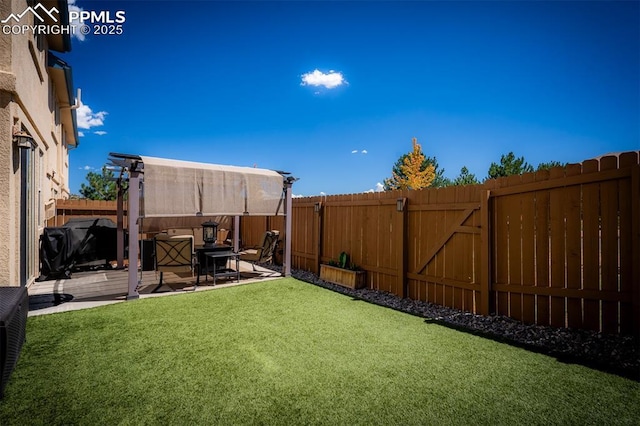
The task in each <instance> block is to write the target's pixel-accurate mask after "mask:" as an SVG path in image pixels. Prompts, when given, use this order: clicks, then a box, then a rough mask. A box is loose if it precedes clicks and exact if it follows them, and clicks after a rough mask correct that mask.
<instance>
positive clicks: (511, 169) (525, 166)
mask: <svg viewBox="0 0 640 426" xmlns="http://www.w3.org/2000/svg"><path fill="white" fill-rule="evenodd" d="M532 171H533V166H531V164H529V163H527V162H526V161H524V157H519V158H516V156H515V155H514V154H513V151H512V152H510V153H508V154H507V155H502V156H501V157H500V164H496V163H491V166H489V177H488V179H495V178H499V177H504V176H511V175H521V174H523V173H529V172H532Z"/></svg>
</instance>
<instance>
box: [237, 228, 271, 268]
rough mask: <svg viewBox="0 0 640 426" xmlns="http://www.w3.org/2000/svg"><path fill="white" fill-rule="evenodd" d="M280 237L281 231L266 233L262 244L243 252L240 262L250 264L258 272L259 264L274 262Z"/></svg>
mask: <svg viewBox="0 0 640 426" xmlns="http://www.w3.org/2000/svg"><path fill="white" fill-rule="evenodd" d="M279 236H280V231H276V230H272V231H267V232H265V233H264V238H263V239H262V244H261V245H259V246H256V247H253V248H246V249H244V250H242V251H241V252H240V260H244V261H246V262H250V263H251V266H252V267H253V270H254V271H255V270H256V264H257V263H268V262H272V261H273V254H274V253H275V251H276V246H277V245H278V238H279Z"/></svg>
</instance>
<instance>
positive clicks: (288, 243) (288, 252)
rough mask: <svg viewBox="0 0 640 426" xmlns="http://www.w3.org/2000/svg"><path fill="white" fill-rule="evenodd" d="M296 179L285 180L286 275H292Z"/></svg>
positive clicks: (284, 260)
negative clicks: (292, 226)
mask: <svg viewBox="0 0 640 426" xmlns="http://www.w3.org/2000/svg"><path fill="white" fill-rule="evenodd" d="M294 180H295V179H293V178H291V177H289V178H286V179H285V181H284V188H285V198H284V229H285V231H284V259H283V262H284V276H285V277H290V276H291V219H292V217H291V214H292V204H293V203H292V202H291V200H292V197H291V187H292V186H293V181H294Z"/></svg>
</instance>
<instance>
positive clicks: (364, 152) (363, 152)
mask: <svg viewBox="0 0 640 426" xmlns="http://www.w3.org/2000/svg"><path fill="white" fill-rule="evenodd" d="M360 152H361V153H362V154H368V153H369V151H367V150H366V149H363V150H362V151H360Z"/></svg>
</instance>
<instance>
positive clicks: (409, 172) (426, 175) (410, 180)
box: [384, 138, 449, 191]
mask: <svg viewBox="0 0 640 426" xmlns="http://www.w3.org/2000/svg"><path fill="white" fill-rule="evenodd" d="M412 142H413V150H412V151H411V152H409V153H407V154H403V155H402V156H401V157H400V158H398V160H397V161H396V162H395V164H394V165H393V168H392V169H391V177H390V178H387V179H385V180H384V189H385V190H386V191H389V190H393V189H405V188H410V189H421V188H426V187H429V186H431V187H436V186H446V185H447V184H448V183H449V180H448V179H447V178H445V177H444V176H443V173H444V170H439V169H438V162H437V160H436V158H435V157H433V158H432V157H425V155H424V153H423V152H422V148H421V146H420V144H419V143H418V140H417V139H416V138H413V141H412Z"/></svg>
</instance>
